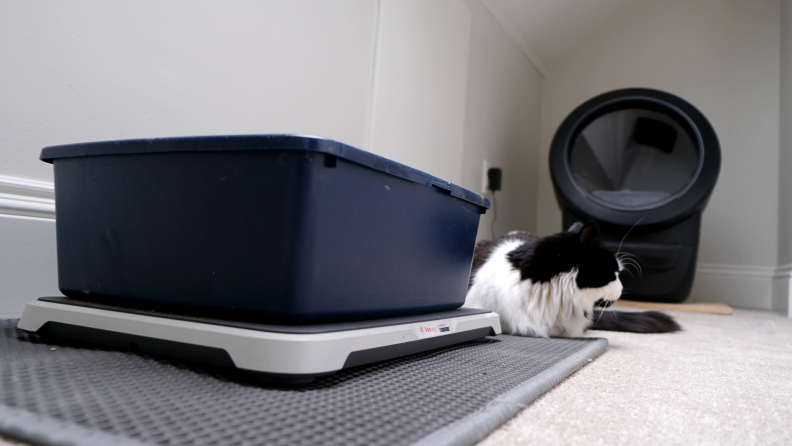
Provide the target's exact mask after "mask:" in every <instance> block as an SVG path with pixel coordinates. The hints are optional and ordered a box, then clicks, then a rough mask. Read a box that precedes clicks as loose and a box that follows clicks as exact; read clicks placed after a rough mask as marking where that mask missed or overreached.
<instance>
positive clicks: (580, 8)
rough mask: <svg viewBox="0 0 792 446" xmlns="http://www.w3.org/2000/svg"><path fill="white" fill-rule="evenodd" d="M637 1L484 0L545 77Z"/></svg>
mask: <svg viewBox="0 0 792 446" xmlns="http://www.w3.org/2000/svg"><path fill="white" fill-rule="evenodd" d="M634 1H636V0H483V2H484V4H485V5H486V6H487V8H488V9H489V10H490V12H492V15H494V16H495V18H496V19H498V21H499V22H500V23H501V25H502V26H503V28H504V29H505V30H506V32H507V33H509V35H510V36H511V38H512V39H514V41H515V42H516V43H517V45H518V46H519V47H520V49H521V50H522V51H523V53H525V55H526V56H527V57H528V59H529V60H530V61H531V63H533V65H534V66H535V67H536V69H537V70H538V71H539V72H540V73H541V74H542V76H544V75H545V74H546V73H547V71H548V70H549V69H551V68H552V67H553V65H554V64H555V63H557V62H558V61H559V60H561V59H562V58H563V57H564V56H565V55H566V54H567V53H569V51H571V50H573V49H574V48H575V47H576V46H578V45H580V44H581V43H583V42H584V41H585V40H586V39H587V38H589V37H590V36H591V35H592V34H594V33H596V32H597V30H598V29H600V28H601V27H603V26H607V23H608V22H609V21H610V20H611V19H612V18H613V17H614V16H616V15H618V14H619V13H620V12H621V11H622V10H623V9H625V8H626V7H627V6H628V5H629V4H631V3H633V2H634Z"/></svg>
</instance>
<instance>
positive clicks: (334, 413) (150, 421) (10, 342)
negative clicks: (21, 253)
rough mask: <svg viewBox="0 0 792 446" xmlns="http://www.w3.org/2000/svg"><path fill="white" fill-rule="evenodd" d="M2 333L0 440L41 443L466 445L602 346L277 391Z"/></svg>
mask: <svg viewBox="0 0 792 446" xmlns="http://www.w3.org/2000/svg"><path fill="white" fill-rule="evenodd" d="M16 324H17V320H16V319H0V434H1V435H3V436H6V437H10V438H15V439H19V440H22V441H27V442H31V443H35V444H45V445H108V444H114V445H142V444H160V445H216V444H222V445H289V446H295V445H408V444H415V445H471V444H474V443H476V442H477V441H479V440H481V439H482V438H484V437H485V436H486V435H487V434H488V433H490V432H491V431H492V430H494V429H495V428H497V427H498V426H500V425H501V424H502V423H504V422H505V421H507V420H508V419H509V418H510V417H511V416H512V415H514V414H515V413H516V412H517V411H518V410H520V409H521V408H523V407H525V405H526V404H528V403H530V402H531V401H533V400H534V399H535V398H536V397H538V396H539V395H541V394H542V393H544V392H546V391H547V390H549V389H550V388H551V387H553V386H554V385H555V384H557V383H558V382H560V381H561V380H563V379H564V378H566V377H567V376H569V375H570V374H571V373H572V372H574V371H575V370H577V369H579V368H580V367H582V366H583V365H585V364H587V363H588V362H589V361H591V360H592V359H594V358H595V357H596V356H597V355H599V354H600V353H602V352H603V351H604V350H605V349H606V348H607V345H608V341H607V340H605V339H600V338H588V339H542V338H523V337H516V336H504V335H501V336H497V337H492V338H486V339H485V340H483V341H478V342H468V343H465V344H460V345H457V346H453V347H447V348H443V349H439V350H434V351H430V352H425V353H420V354H416V355H412V356H408V357H405V358H400V359H394V360H390V361H385V362H381V363H377V364H373V365H366V366H360V367H355V368H351V369H347V370H343V371H341V372H338V373H336V374H333V375H330V376H327V377H323V378H319V379H317V380H315V381H314V382H313V383H311V384H310V385H307V386H304V387H291V388H289V387H285V388H284V387H274V386H271V385H266V384H262V383H260V382H255V381H252V380H251V378H250V376H249V375H248V374H245V373H242V372H238V371H234V370H229V369H223V368H219V367H208V366H202V365H197V364H193V363H187V362H180V361H175V360H169V359H164V358H159V357H150V356H145V355H139V354H136V353H131V352H122V351H113V350H109V349H105V348H102V347H92V346H85V345H81V344H74V343H68V342H45V341H43V340H42V339H40V338H39V337H38V336H37V335H34V334H28V333H25V332H23V331H21V330H18V329H17V328H16Z"/></svg>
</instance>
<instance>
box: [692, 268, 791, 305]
mask: <svg viewBox="0 0 792 446" xmlns="http://www.w3.org/2000/svg"><path fill="white" fill-rule="evenodd" d="M791 285H792V264H790V265H781V266H779V267H775V266H752V265H729V264H717V263H699V264H698V265H697V266H696V280H695V281H694V283H693V291H692V293H691V299H694V300H697V301H705V302H724V303H727V304H729V305H732V306H735V307H742V308H757V309H763V310H774V311H781V312H783V313H785V314H788V315H789V316H790V317H792V314H790V313H789V309H790V298H792V297H791V296H790V291H792V286H791Z"/></svg>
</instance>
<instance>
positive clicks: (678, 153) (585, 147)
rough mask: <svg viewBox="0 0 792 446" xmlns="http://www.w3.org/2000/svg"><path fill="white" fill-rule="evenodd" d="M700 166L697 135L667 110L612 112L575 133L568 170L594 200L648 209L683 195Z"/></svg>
mask: <svg viewBox="0 0 792 446" xmlns="http://www.w3.org/2000/svg"><path fill="white" fill-rule="evenodd" d="M700 165H701V156H700V151H699V144H698V138H697V137H696V135H695V134H694V135H692V137H691V134H690V133H689V132H688V131H687V130H686V129H685V128H684V127H683V126H682V125H680V124H679V123H678V122H676V121H675V120H674V119H673V118H671V117H670V116H669V114H666V113H662V112H658V111H652V110H647V109H641V108H627V109H623V110H616V111H610V112H607V113H605V114H602V115H600V116H598V117H596V118H595V119H594V120H592V121H591V122H589V123H588V124H587V125H586V126H585V127H583V128H582V130H581V131H580V132H579V133H578V134H577V137H576V138H575V139H574V142H573V143H572V147H571V148H570V152H569V170H570V173H571V174H572V179H573V181H574V182H575V185H576V186H577V187H578V188H579V189H580V191H581V192H582V193H583V194H584V195H586V197H587V198H588V199H590V200H594V201H596V202H599V203H600V204H602V205H603V206H608V207H612V208H616V209H623V210H641V209H648V208H653V207H657V206H662V205H663V204H665V203H667V202H669V201H671V200H674V199H675V198H677V197H678V196H679V195H681V194H684V193H685V191H686V190H687V188H688V187H689V186H690V184H691V183H692V181H693V179H694V178H695V176H696V174H697V171H698V169H699V167H700Z"/></svg>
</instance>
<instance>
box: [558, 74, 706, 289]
mask: <svg viewBox="0 0 792 446" xmlns="http://www.w3.org/2000/svg"><path fill="white" fill-rule="evenodd" d="M719 171H720V146H719V144H718V138H717V136H716V135H715V131H714V130H713V128H712V126H711V125H710V123H709V122H708V121H707V119H706V118H705V117H704V115H703V114H702V113H701V112H700V111H698V110H697V109H696V108H695V107H693V106H692V105H691V104H689V103H688V102H686V101H685V100H683V99H681V98H679V97H677V96H674V95H672V94H669V93H665V92H662V91H657V90H650V89H643V88H630V89H624V90H616V91H612V92H609V93H605V94H602V95H600V96H597V97H595V98H593V99H591V100H589V101H587V102H585V103H584V104H583V105H581V106H580V107H578V108H577V109H575V110H574V111H573V112H572V113H571V114H570V115H569V116H568V117H567V118H566V119H565V120H564V122H563V123H562V124H561V126H560V127H559V128H558V131H557V132H556V134H555V137H554V138H553V143H552V145H551V147H550V173H551V176H552V180H553V187H554V189H555V193H556V198H557V200H558V203H559V205H560V206H561V209H562V212H563V223H564V227H565V228H568V227H569V226H571V225H572V224H573V223H574V222H576V221H581V220H583V221H586V220H595V221H597V222H598V223H599V224H600V229H601V233H602V238H603V241H604V242H605V244H606V246H608V247H609V248H610V249H612V250H613V251H614V252H617V251H619V250H620V251H621V252H626V253H630V254H632V255H634V256H635V257H637V258H638V259H639V260H638V264H639V265H640V266H641V269H642V275H639V274H636V273H634V274H635V277H631V276H630V274H627V273H622V274H621V275H620V278H621V280H622V282H623V284H624V289H625V292H624V298H626V299H632V300H641V301H652V302H670V303H677V302H683V301H684V300H685V299H687V297H688V294H689V293H690V289H691V287H692V285H693V277H694V274H695V267H696V257H697V254H698V243H699V230H700V227H701V213H702V211H703V210H704V207H705V206H706V204H707V200H708V199H709V196H710V194H711V193H712V190H713V188H714V187H715V182H716V181H717V179H718V172H719ZM631 228H632V230H631ZM628 232H629V235H627V237H625V235H626V234H628ZM622 240H623V241H622Z"/></svg>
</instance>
